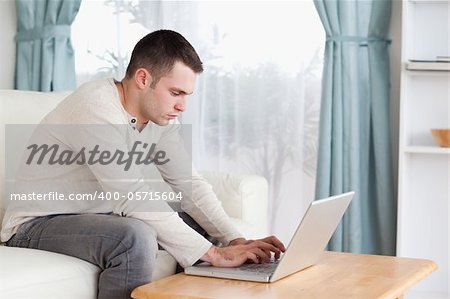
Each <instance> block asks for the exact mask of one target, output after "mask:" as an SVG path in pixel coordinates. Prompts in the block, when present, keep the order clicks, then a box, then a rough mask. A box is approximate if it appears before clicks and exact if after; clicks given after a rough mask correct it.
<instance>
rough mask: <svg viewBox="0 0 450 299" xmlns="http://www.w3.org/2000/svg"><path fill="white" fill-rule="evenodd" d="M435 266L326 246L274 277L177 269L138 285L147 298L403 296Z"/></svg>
mask: <svg viewBox="0 0 450 299" xmlns="http://www.w3.org/2000/svg"><path fill="white" fill-rule="evenodd" d="M436 269H437V266H436V264H435V263H434V262H433V261H429V260H423V259H413V258H402V257H391V256H380V255H365V254H352V253H338V252H324V254H323V256H322V258H321V260H320V261H319V262H318V263H317V264H316V265H314V266H312V267H310V268H307V269H305V270H303V271H300V272H297V273H295V274H292V275H290V276H287V277H285V278H283V279H281V280H279V281H276V282H273V283H258V282H248V281H239V280H229V279H221V278H208V277H199V276H189V275H185V274H182V273H180V274H177V275H173V276H170V277H167V278H164V279H161V280H158V281H155V282H152V283H149V284H146V285H143V286H140V287H138V288H136V289H135V290H134V291H133V293H132V297H133V298H136V299H146V298H161V299H164V298H197V299H198V298H252V297H254V298H257V299H266V298H280V299H281V298H282V299H287V298H297V299H301V298H308V299H310V298H315V299H321V298H324V299H329V298H335V299H338V298H345V299H348V298H365V299H370V298H402V295H403V294H404V293H405V292H406V291H407V290H408V289H409V288H410V287H411V286H413V285H415V284H416V283H418V282H419V281H421V280H422V279H424V278H425V277H427V276H428V275H429V274H430V273H431V272H433V271H434V270H436Z"/></svg>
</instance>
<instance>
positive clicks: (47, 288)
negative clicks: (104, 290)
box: [0, 246, 100, 299]
mask: <svg viewBox="0 0 450 299" xmlns="http://www.w3.org/2000/svg"><path fill="white" fill-rule="evenodd" d="M0 265H1V268H0V281H1V282H2V283H1V284H0V294H1V296H2V298H30V294H33V298H74V299H75V298H85V299H88V298H93V299H94V298H97V277H98V273H99V272H100V269H99V268H98V267H96V266H95V265H92V264H90V263H88V262H85V261H82V260H80V259H77V258H74V257H70V256H67V255H63V254H58V253H52V252H47V251H43V250H36V249H28V248H13V247H6V246H0Z"/></svg>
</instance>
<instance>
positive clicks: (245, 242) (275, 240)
mask: <svg viewBox="0 0 450 299" xmlns="http://www.w3.org/2000/svg"><path fill="white" fill-rule="evenodd" d="M257 241H259V242H264V243H268V244H271V245H273V246H275V247H276V248H278V249H279V251H281V252H285V251H286V248H285V247H284V245H283V243H282V242H281V241H280V240H278V238H277V237H275V236H269V237H265V238H262V239H258V240H246V239H244V238H237V239H234V240H232V241H231V242H230V243H229V244H228V245H229V246H230V245H231V246H232V245H248V244H251V243H252V242H257ZM266 254H270V252H266ZM279 258H280V252H278V253H277V252H275V259H279Z"/></svg>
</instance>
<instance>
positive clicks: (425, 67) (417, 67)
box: [405, 61, 450, 72]
mask: <svg viewBox="0 0 450 299" xmlns="http://www.w3.org/2000/svg"><path fill="white" fill-rule="evenodd" d="M405 68H406V69H407V70H410V71H436V72H448V71H450V62H437V61H428V62H424V61H409V62H407V63H406V66H405Z"/></svg>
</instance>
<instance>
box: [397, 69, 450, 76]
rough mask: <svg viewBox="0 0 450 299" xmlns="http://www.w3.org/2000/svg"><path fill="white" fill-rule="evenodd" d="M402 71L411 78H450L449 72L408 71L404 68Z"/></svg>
mask: <svg viewBox="0 0 450 299" xmlns="http://www.w3.org/2000/svg"><path fill="white" fill-rule="evenodd" d="M403 71H404V72H405V73H406V74H408V75H411V76H428V77H449V78H450V72H449V71H435V70H426V71H425V70H423V71H419V70H410V69H406V68H404V69H403Z"/></svg>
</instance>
